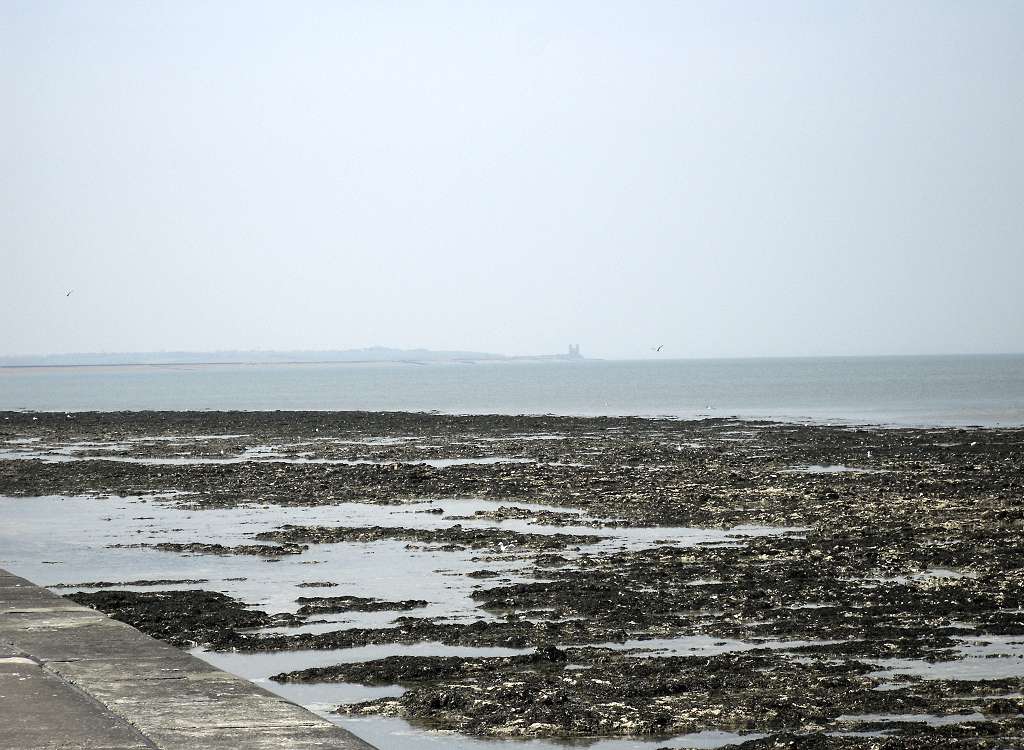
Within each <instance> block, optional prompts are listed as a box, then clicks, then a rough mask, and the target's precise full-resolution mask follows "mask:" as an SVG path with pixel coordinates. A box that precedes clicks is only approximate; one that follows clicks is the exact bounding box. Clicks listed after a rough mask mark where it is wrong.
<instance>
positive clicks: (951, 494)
mask: <svg viewBox="0 0 1024 750" xmlns="http://www.w3.org/2000/svg"><path fill="white" fill-rule="evenodd" d="M0 521H2V523H0V566H3V567H6V568H8V569H10V570H12V572H14V573H17V574H19V575H24V576H26V577H29V578H31V579H32V580H34V581H35V582H37V583H40V584H43V585H49V586H52V587H53V588H54V589H55V590H57V591H58V592H59V593H62V594H64V595H66V596H69V597H70V598H72V599H74V600H75V601H78V602H80V603H83V604H86V605H88V606H91V607H94V608H96V609H98V610H101V611H103V612H106V613H108V614H110V615H111V616H113V617H116V618H118V619H121V620H124V621H125V622H128V623H130V624H132V625H134V626H135V627H138V628H139V629H141V630H143V631H144V632H147V633H149V634H151V635H153V636H155V637H157V638H161V639H164V640H166V641H168V642H170V643H173V644H175V645H177V646H179V647H181V648H187V649H191V650H193V652H194V653H197V654H198V655H200V656H202V657H203V658H206V659H208V660H209V661H211V662H213V663H214V664H216V665H217V666H221V667H222V668H225V669H228V670H229V671H234V672H236V673H238V674H241V675H243V676H245V677H248V678H250V679H253V680H255V681H257V682H259V683H260V684H262V685H264V686H265V687H267V688H269V689H272V690H274V691H276V692H279V693H280V694H281V695H284V696H286V697H289V698H291V699H293V700H296V701H297V702H300V703H303V704H304V705H307V706H311V707H313V708H315V709H316V710H318V711H319V712H321V713H323V714H324V715H326V716H330V717H331V718H332V719H333V720H335V721H337V722H339V723H342V724H343V725H344V726H346V727H347V728H349V729H351V730H352V731H354V732H356V733H357V734H361V735H362V736H365V737H366V738H367V739H369V740H370V741H371V742H375V743H376V744H378V746H380V747H382V748H384V747H388V748H390V747H401V748H419V747H427V746H436V745H432V744H430V743H431V742H436V741H438V738H441V741H442V742H443V744H444V746H446V747H455V748H478V747H493V740H494V739H504V740H508V741H511V742H513V743H514V744H511V745H506V744H502V745H501V747H503V748H509V749H510V750H515V748H519V747H521V748H524V749H525V748H529V749H530V750H534V749H535V748H550V747H557V746H559V745H560V744H565V743H570V744H573V745H574V746H575V745H579V744H582V745H584V746H591V747H593V748H595V750H603V749H604V748H607V749H608V750H613V749H614V748H650V749H652V750H653V748H660V747H666V748H667V747H673V748H678V747H718V746H726V745H740V744H741V745H742V746H743V747H744V748H753V749H756V750H759V749H760V748H832V747H835V748H893V749H896V748H930V747H952V748H960V747H962V748H1006V747H1020V746H1024V428H1006V429H1000V428H948V427H942V428H908V427H900V428H890V427H868V426H850V425H812V424H787V423H775V422H751V421H737V420H732V419H706V420H698V421H681V420H675V419H640V418H613V417H593V418H585V417H552V416H534V417H528V416H494V415H492V416H450V415H439V414H413V413H394V412H137V413H130V412H124V413H85V412H77V413H70V414H65V413H63V412H62V413H24V412H6V413H0ZM485 740H491V741H492V744H486V741H485Z"/></svg>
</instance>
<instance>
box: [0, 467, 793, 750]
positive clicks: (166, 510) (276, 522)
mask: <svg viewBox="0 0 1024 750" xmlns="http://www.w3.org/2000/svg"><path fill="white" fill-rule="evenodd" d="M475 460H480V459H475ZM211 461H219V459H211ZM502 504H505V505H508V504H509V503H507V501H506V502H505V503H502V502H500V501H486V500H467V499H447V500H429V501H420V502H417V503H410V504H403V505H371V504H360V503H343V504H339V505H333V506H321V507H282V506H255V505H251V506H243V507H237V508H226V509H210V510H196V509H191V508H188V507H178V506H175V505H173V504H171V503H168V502H162V501H156V500H154V499H153V498H120V497H115V498H105V499H99V498H91V497H90V498H68V497H60V496H53V497H33V498H4V497H0V513H2V516H3V519H4V523H3V524H2V525H0V566H3V567H5V568H7V569H9V570H11V571H12V572H13V573H15V574H17V575H23V576H25V577H27V578H29V579H30V580H33V581H38V582H41V583H46V584H62V583H63V584H74V583H78V582H82V581H115V582H116V581H119V580H123V579H125V578H129V579H131V580H142V579H208V582H207V583H202V584H169V585H166V586H161V587H160V588H167V589H187V588H203V589H206V590H210V591H219V592H221V593H224V594H227V595H229V596H232V597H235V598H237V599H240V600H242V601H244V602H246V603H248V604H251V605H254V606H258V607H260V608H261V609H264V610H266V611H268V612H282V611H292V612H294V611H295V610H296V609H297V608H298V606H299V605H298V604H297V602H296V601H295V600H296V599H297V598H298V597H300V596H311V595H313V596H315V595H319V594H318V593H317V592H319V591H323V594H324V595H327V596H335V595H345V594H357V595H359V596H367V597H375V598H378V599H384V600H399V599H425V600H427V601H428V602H429V604H428V606H427V607H425V608H422V609H417V610H415V612H414V613H413V614H415V615H416V616H421V617H428V618H446V619H449V620H451V619H460V618H461V619H466V620H477V619H484V620H488V619H491V620H493V619H496V616H494V615H490V614H488V613H485V612H483V611H482V610H480V609H478V608H477V602H476V601H474V600H473V599H472V598H471V595H472V593H473V592H474V591H475V590H477V589H478V588H479V587H480V586H481V585H486V583H484V584H481V582H480V581H478V580H476V579H473V578H469V577H468V576H466V575H465V573H468V572H471V571H475V570H479V569H480V568H487V569H489V570H494V571H496V572H498V573H499V574H500V576H501V577H503V578H508V579H510V580H512V581H529V580H533V579H532V578H526V577H524V576H523V575H522V574H521V572H520V567H521V566H522V565H523V563H524V558H529V557H530V556H531V555H532V554H533V553H532V552H531V553H528V554H527V555H525V556H518V557H517V556H515V555H503V556H502V558H503V559H494V556H493V555H491V556H488V553H487V552H486V551H481V550H465V551H437V550H427V549H422V548H418V547H415V546H414V547H411V548H408V547H407V544H406V542H405V541H397V540H383V541H377V542H370V543H342V544H322V545H312V546H311V547H310V549H309V550H308V551H306V552H305V553H303V554H301V555H289V556H285V557H283V558H282V559H281V560H280V561H278V562H274V563H268V562H267V561H266V560H264V559H263V558H259V557H253V556H245V555H237V556H217V557H214V556H208V555H182V554H177V553H172V552H164V551H160V550H155V549H152V548H131V547H120V548H111V547H110V545H113V544H136V543H149V544H155V543H159V542H193V541H197V542H214V543H219V544H224V545H228V546H232V545H238V544H244V543H249V542H251V541H252V536H253V535H254V534H256V533H259V532H261V531H269V530H272V529H275V528H278V527H280V526H282V525H284V524H293V525H326V526H331V525H338V526H372V525H380V526H402V527H411V528H422V529H437V528H444V527H447V526H450V525H452V521H451V520H449V519H447V518H446V517H445V516H446V515H468V516H472V515H473V514H474V513H475V512H476V511H477V510H488V511H489V510H495V509H497V508H498V507H499V506H500V505H502ZM515 506H516V507H520V508H526V509H529V510H546V511H556V512H558V511H563V512H577V509H572V508H558V507H553V506H546V505H540V504H530V503H515ZM423 507H441V508H443V509H444V514H434V513H415V512H410V511H412V510H416V509H419V508H423ZM459 523H461V524H462V525H463V526H465V527H480V528H501V529H508V530H513V531H522V532H525V533H531V534H557V533H593V534H597V535H601V536H605V537H607V539H606V540H605V541H603V542H601V543H599V544H597V545H590V546H587V547H585V548H584V550H583V552H585V553H588V554H593V553H596V552H598V551H601V550H615V549H621V548H623V547H629V546H636V547H641V548H642V547H650V546H652V545H654V544H658V543H670V544H675V545H681V546H688V545H695V544H705V543H725V544H739V543H740V542H741V540H742V539H743V537H745V536H755V535H758V536H759V535H767V534H778V533H782V532H785V531H790V530H789V529H772V528H765V527H755V526H746V527H738V528H736V529H730V530H722V529H691V528H665V527H653V528H625V529H623V528H603V527H597V526H585V525H581V526H569V527H561V526H543V525H532V524H530V523H528V521H527V520H508V521H497V522H496V521H493V520H489V519H486V518H481V519H473V520H469V521H460V522H459ZM584 523H585V518H584ZM569 554H579V553H571V552H570V553H569ZM481 557H488V558H489V559H487V560H486V561H483V560H481V559H480V558H481ZM44 561H50V562H53V563H57V564H48V563H46V562H44ZM126 571H130V575H129V574H127V573H126ZM306 581H330V582H333V583H337V584H339V585H338V586H337V587H331V588H329V589H323V590H320V589H310V588H303V587H300V586H299V584H301V583H303V582H306ZM124 588H134V589H137V590H152V588H151V587H141V586H134V587H128V586H126V587H124ZM67 592H68V590H67V589H65V590H62V591H61V593H67ZM404 614H409V613H407V612H374V613H344V614H341V615H336V616H333V617H329V618H326V619H330V620H331V621H330V622H326V623H313V624H310V625H307V626H305V629H309V630H316V629H324V630H334V629H338V628H345V627H356V626H381V625H386V624H387V623H389V622H390V621H391V620H393V619H394V618H395V617H397V616H400V615H404ZM317 619H322V618H317ZM284 632H299V631H297V630H291V629H289V630H285V631H284ZM780 643H781V642H780ZM716 644H717V645H716ZM722 644H724V645H722ZM794 644H795V642H794ZM610 645H611V646H612V647H615V648H645V649H652V648H656V649H661V650H663V651H665V650H675V651H677V652H679V653H687V654H692V653H695V651H694V649H697V651H698V652H702V653H705V652H706V653H712V652H713V649H715V648H718V649H728V648H731V649H733V650H736V649H740V648H743V649H749V648H757V647H759V646H760V647H764V646H766V645H768V644H744V643H742V642H739V641H736V642H732V641H723V640H722V639H711V638H703V637H691V638H684V639H662V640H653V641H630V642H627V643H625V644H610ZM531 652H532V649H508V648H465V647H452V646H444V645H441V644H436V643H422V644H413V645H397V644H387V645H380V646H365V647H361V648H353V649H344V650H340V651H285V652H276V653H255V654H249V653H244V654H243V653H207V652H197V653H198V655H199V656H200V657H201V658H203V659H206V660H207V661H209V662H211V663H213V664H215V665H216V666H218V667H220V668H222V669H225V670H227V671H229V672H233V673H235V674H239V675H241V676H243V677H246V678H248V679H251V680H255V681H257V682H259V683H260V684H261V685H264V686H265V687H267V688H268V689H271V690H273V691H274V692H277V693H279V694H281V695H284V696H285V697H287V698H289V699H291V700H295V701H297V702H299V703H302V704H303V705H307V706H313V707H316V708H318V710H321V711H325V712H326V711H327V710H328V708H333V707H334V706H336V705H338V704H341V703H345V702H351V701H360V700H367V699H370V698H374V697H380V696H385V695H398V694H400V693H401V688H398V687H395V686H385V687H373V688H368V687H365V686H358V685H348V684H323V683H317V684H311V685H278V684H276V683H272V682H267V681H266V680H267V678H268V677H269V676H270V675H272V674H277V673H279V672H285V671H291V670H296V669H304V668H307V667H312V666H321V665H326V664H334V663H339V662H342V661H364V660H370V659H379V658H384V657H386V656H391V655H397V654H409V655H453V656H456V655H457V656H509V655H515V654H522V653H531ZM330 717H331V718H332V720H336V721H338V722H339V723H341V724H342V725H344V726H347V727H349V728H350V729H354V730H355V731H356V733H357V734H362V736H365V737H366V738H367V739H369V740H370V741H371V742H376V744H378V745H379V746H381V747H388V748H399V749H401V748H408V749H409V750H420V749H422V748H425V747H436V746H438V745H442V746H444V747H451V748H457V749H459V750H477V749H478V748H480V749H482V748H484V747H486V748H488V750H493V748H494V741H485V740H479V739H472V738H464V737H460V736H458V735H452V734H443V733H431V732H427V731H424V730H423V729H421V728H415V727H411V726H410V725H407V724H405V723H404V722H397V723H396V720H392V719H383V718H379V717H376V718H367V719H364V718H350V717H339V716H337V715H333V714H330ZM752 736H754V735H746V736H744V735H736V734H731V733H723V732H704V733H700V734H698V735H690V736H687V737H685V738H678V737H677V738H675V739H669V738H664V739H660V740H654V739H652V740H649V741H648V740H646V739H645V740H601V741H599V742H596V743H592V742H586V743H583V744H585V745H589V746H591V747H594V748H599V749H600V750H628V749H633V748H636V749H643V750H652V749H653V748H655V747H679V748H684V747H693V748H702V747H707V748H712V747H724V746H726V745H728V744H733V743H736V742H740V741H743V740H744V739H750V738H751V737H752ZM513 746H514V747H515V748H516V750H529V748H537V749H538V750H540V749H545V750H546V749H549V748H550V749H552V750H557V749H558V748H562V747H565V745H564V744H559V743H554V742H540V741H536V742H531V741H527V742H523V741H515V742H514V745H513Z"/></svg>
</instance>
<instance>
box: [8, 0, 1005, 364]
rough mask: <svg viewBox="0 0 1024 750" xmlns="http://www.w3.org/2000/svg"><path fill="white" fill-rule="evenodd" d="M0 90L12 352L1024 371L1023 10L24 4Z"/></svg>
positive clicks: (177, 0) (178, 1)
mask: <svg viewBox="0 0 1024 750" xmlns="http://www.w3.org/2000/svg"><path fill="white" fill-rule="evenodd" d="M0 96H2V107H3V116H2V117H0V354H15V353H42V352H68V351H132V350H159V349H192V350H208V349H249V348H265V349H324V348H350V347H362V346H369V345H376V344H380V345H389V346H401V347H416V346H424V347H431V348H463V349H478V350H485V351H497V352H504V353H535V352H547V351H561V350H563V349H564V348H565V346H566V345H567V344H569V343H570V342H579V343H580V344H581V345H582V348H583V352H584V354H591V355H595V356H646V355H648V354H650V351H649V348H650V347H651V346H653V345H656V344H664V346H665V348H664V350H663V353H662V355H661V356H738V355H806V354H870V353H880V354H887V353H926V352H998V351H1024V239H1022V238H1024V3H1021V2H1015V1H1010V2H985V1H978V0H961V1H959V2H948V3H947V2H938V1H933V2H921V3H918V2H905V1H901V2H891V1H890V0H884V1H880V2H866V3H865V2H847V1H846V0H843V1H842V2H839V1H838V0H837V1H836V2H828V1H827V0H816V1H815V2H808V3H794V2H701V3H686V2H684V3H661V2H642V3H636V2H616V3H601V2H596V1H594V0H586V1H584V2H578V3H577V2H551V1H550V0H545V1H543V2H537V3H528V2H521V1H520V0H515V1H514V2H513V1H512V0H510V1H509V2H503V3H499V2H479V1H475V2H465V3H448V2H444V3H442V2H425V3H424V2H416V3H397V2H395V3H392V2H369V1H367V2H359V3H356V2H349V3H345V2H323V3H320V2H277V3H257V2H251V1H246V2H226V1H224V0H218V1H217V2H183V1H182V0H173V1H172V2H149V1H147V2H83V1H78V2H68V3H64V2H47V1H45V0H27V1H26V2H12V1H11V0H0ZM72 288H73V289H74V293H73V294H72V295H71V296H70V297H66V296H65V293H66V291H67V290H68V289H72Z"/></svg>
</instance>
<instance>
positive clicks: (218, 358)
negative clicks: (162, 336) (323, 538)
mask: <svg viewBox="0 0 1024 750" xmlns="http://www.w3.org/2000/svg"><path fill="white" fill-rule="evenodd" d="M579 359H583V355H582V354H580V347H579V344H570V345H569V348H568V351H567V352H566V353H564V354H536V355H525V356H508V355H504V354H493V353H490V352H473V351H446V350H435V349H392V348H389V347H385V346H372V347H368V348H365V349H339V350H326V351H309V350H295V351H266V350H248V351H215V352H187V351H173V352H92V353H78V354H42V355H23V356H6V357H0V367H90V366H105V367H116V366H125V365H136V366H157V365H261V364H279V365H286V364H327V363H348V364H367V363H386V362H394V363H407V364H444V363H460V362H461V363H476V362H509V361H529V360H548V361H550V360H566V361H568V360H579Z"/></svg>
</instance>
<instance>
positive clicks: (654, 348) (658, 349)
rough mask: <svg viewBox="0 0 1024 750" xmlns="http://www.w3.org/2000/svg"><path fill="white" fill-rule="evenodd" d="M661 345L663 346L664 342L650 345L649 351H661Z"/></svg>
mask: <svg viewBox="0 0 1024 750" xmlns="http://www.w3.org/2000/svg"><path fill="white" fill-rule="evenodd" d="M663 346H665V345H664V344H658V345H657V346H652V347H651V351H655V352H660V351H661V347H663Z"/></svg>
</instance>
